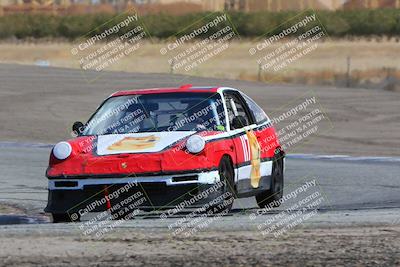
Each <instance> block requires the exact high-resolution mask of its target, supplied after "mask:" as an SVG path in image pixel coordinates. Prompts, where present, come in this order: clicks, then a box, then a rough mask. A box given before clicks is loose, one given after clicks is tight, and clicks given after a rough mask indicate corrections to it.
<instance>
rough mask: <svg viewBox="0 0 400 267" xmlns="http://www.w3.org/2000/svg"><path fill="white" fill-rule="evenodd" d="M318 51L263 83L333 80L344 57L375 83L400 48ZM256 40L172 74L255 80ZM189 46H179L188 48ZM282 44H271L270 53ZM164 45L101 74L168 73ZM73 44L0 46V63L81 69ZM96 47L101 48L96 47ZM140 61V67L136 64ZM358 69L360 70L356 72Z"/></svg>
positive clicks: (365, 43) (357, 45) (379, 45)
mask: <svg viewBox="0 0 400 267" xmlns="http://www.w3.org/2000/svg"><path fill="white" fill-rule="evenodd" d="M323 41H324V42H322V43H320V44H319V45H318V48H317V49H315V50H314V51H312V52H311V53H309V54H307V56H305V57H304V58H302V59H300V60H297V61H296V62H295V63H293V64H290V66H288V67H287V68H285V69H284V70H282V71H279V72H266V76H263V78H262V80H264V81H267V82H279V81H282V79H283V80H288V79H289V80H291V81H294V82H296V81H297V82H301V83H314V82H315V80H319V81H320V82H319V83H318V84H321V83H322V84H327V83H328V82H331V81H328V80H331V79H335V78H334V76H335V75H336V76H337V75H344V74H345V73H346V70H347V57H349V56H350V57H351V62H350V69H351V71H352V72H353V74H354V79H357V80H360V79H361V80H363V79H368V80H374V79H377V78H382V77H380V76H382V75H384V76H385V75H387V74H386V71H385V70H384V68H392V69H395V70H396V69H400V65H399V59H400V58H399V55H400V46H399V44H398V43H397V42H396V41H395V40H390V41H388V40H383V39H380V40H379V41H376V40H373V39H371V40H367V39H361V40H357V41H348V40H331V39H330V38H329V37H325V38H324V40H323ZM255 44H256V42H255V41H250V40H244V41H235V42H232V43H230V44H229V48H228V49H226V51H224V52H223V53H221V54H219V55H218V56H216V57H213V58H211V59H210V60H208V61H207V62H206V63H204V64H202V65H201V66H200V67H199V68H196V70H195V71H190V72H185V71H176V72H175V73H178V74H188V75H196V76H201V77H213V78H223V79H242V80H250V81H252V80H257V78H258V74H257V73H258V64H257V62H256V58H254V57H251V56H250V55H249V53H248V51H249V49H250V48H251V47H253V46H254V45H255ZM191 45H192V44H185V45H184V46H183V47H182V50H183V49H187V48H189V47H190V46H191ZM280 45H282V44H273V45H271V50H273V49H276V48H277V47H278V46H280ZM164 46H165V42H150V41H144V42H143V44H142V45H141V47H140V48H139V49H138V50H137V51H135V53H132V54H131V55H129V56H127V57H124V58H122V59H121V60H119V61H118V63H116V64H113V65H112V66H110V67H108V68H107V69H105V70H112V71H126V72H139V73H169V72H170V68H171V67H170V65H169V64H168V60H167V59H168V58H166V57H164V56H162V55H161V54H160V49H161V48H162V47H164ZM72 47H73V44H71V43H67V42H57V43H38V44H35V43H18V44H14V43H1V44H0V50H1V51H7V52H6V53H1V55H0V62H2V63H18V64H28V65H34V64H41V63H40V62H42V64H43V62H47V63H46V64H50V65H51V66H55V67H66V68H80V65H79V60H78V59H77V58H75V57H74V56H73V55H71V52H70V51H71V48H72ZM99 47H100V46H99ZM138 62H140V64H138ZM360 71H361V72H360Z"/></svg>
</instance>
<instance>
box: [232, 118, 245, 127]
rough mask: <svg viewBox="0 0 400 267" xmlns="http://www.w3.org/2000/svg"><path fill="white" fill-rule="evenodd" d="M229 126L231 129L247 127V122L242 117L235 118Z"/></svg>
mask: <svg viewBox="0 0 400 267" xmlns="http://www.w3.org/2000/svg"><path fill="white" fill-rule="evenodd" d="M231 126H232V128H233V129H240V128H243V127H244V126H247V120H246V118H245V117H243V116H236V117H235V118H233V120H232V123H231Z"/></svg>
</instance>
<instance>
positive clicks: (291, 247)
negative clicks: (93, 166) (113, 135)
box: [0, 226, 400, 266]
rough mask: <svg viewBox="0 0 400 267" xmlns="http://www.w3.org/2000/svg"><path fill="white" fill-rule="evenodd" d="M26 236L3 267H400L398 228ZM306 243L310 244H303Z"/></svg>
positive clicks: (10, 248)
mask: <svg viewBox="0 0 400 267" xmlns="http://www.w3.org/2000/svg"><path fill="white" fill-rule="evenodd" d="M24 234H25V233H24V232H23V231H19V233H18V234H15V233H13V234H8V235H7V234H6V235H5V236H4V237H2V242H1V243H0V262H1V263H0V266H146V265H153V266H204V265H207V266H398V265H399V264H400V226H379V227H378V226H376V227H370V226H364V227H357V228H355V227H341V228H337V227H336V228H335V227H331V228H309V229H298V230H294V231H292V232H291V233H290V234H289V235H288V236H286V237H282V238H278V239H266V238H265V237H263V236H261V235H260V234H258V233H257V232H255V231H238V232H235V233H232V232H231V231H229V232H224V231H211V232H209V231H207V232H202V233H198V234H196V235H195V236H192V237H188V238H184V237H178V238H174V242H171V240H170V238H171V237H170V236H168V234H167V233H165V232H163V231H158V230H156V229H154V230H151V231H150V232H149V230H140V229H136V230H135V231H131V230H130V229H119V230H118V231H114V232H113V233H112V234H111V235H109V236H107V237H105V238H104V239H101V240H96V239H90V238H84V237H81V236H79V235H76V234H65V233H63V232H58V233H57V232H56V233H54V232H53V233H51V234H49V233H46V232H44V233H43V232H40V231H34V233H33V234H32V233H31V234H30V236H29V237H25V236H24ZM304 240H307V242H304Z"/></svg>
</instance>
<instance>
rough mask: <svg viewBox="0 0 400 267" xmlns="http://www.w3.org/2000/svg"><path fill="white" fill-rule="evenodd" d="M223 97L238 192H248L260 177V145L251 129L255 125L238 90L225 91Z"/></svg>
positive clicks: (255, 186)
mask: <svg viewBox="0 0 400 267" xmlns="http://www.w3.org/2000/svg"><path fill="white" fill-rule="evenodd" d="M224 98H225V103H226V107H227V112H228V114H227V115H228V122H229V129H230V133H231V136H232V139H233V142H234V144H235V151H236V159H237V169H236V172H237V175H236V176H237V189H238V193H243V192H248V191H251V190H252V189H253V188H258V187H259V184H260V178H261V172H260V171H261V170H260V153H261V151H260V145H259V144H258V141H257V137H256V135H255V134H254V132H253V130H252V128H254V127H255V126H256V125H255V124H254V117H253V115H252V114H251V113H250V111H249V109H248V106H247V104H246V103H245V101H244V99H243V97H241V95H240V94H239V92H237V91H226V92H225V93H224Z"/></svg>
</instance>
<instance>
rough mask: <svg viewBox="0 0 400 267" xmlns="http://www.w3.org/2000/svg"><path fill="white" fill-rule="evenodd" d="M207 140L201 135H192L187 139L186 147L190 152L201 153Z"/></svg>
mask: <svg viewBox="0 0 400 267" xmlns="http://www.w3.org/2000/svg"><path fill="white" fill-rule="evenodd" d="M205 145H206V141H205V140H204V138H203V137H201V136H200V135H192V136H191V137H189V138H188V140H187V141H186V148H187V150H189V152H190V153H199V152H201V151H202V150H203V149H204V146H205Z"/></svg>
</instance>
